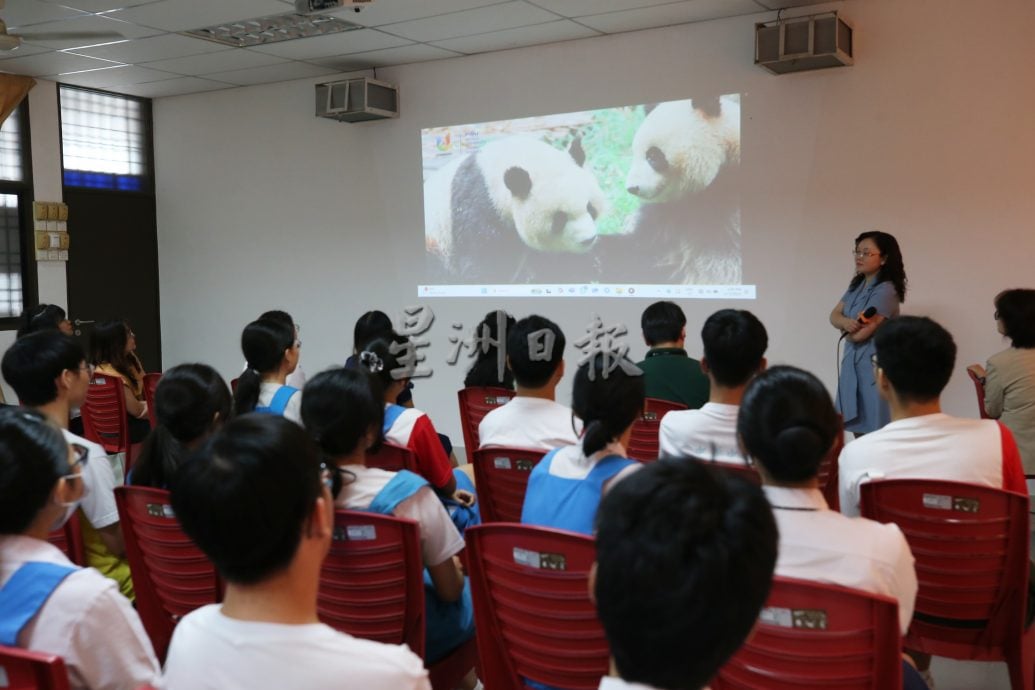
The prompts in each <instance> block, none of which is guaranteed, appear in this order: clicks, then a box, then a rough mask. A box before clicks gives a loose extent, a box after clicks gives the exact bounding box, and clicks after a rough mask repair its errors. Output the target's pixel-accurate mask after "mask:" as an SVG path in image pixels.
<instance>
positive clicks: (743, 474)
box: [700, 460, 762, 486]
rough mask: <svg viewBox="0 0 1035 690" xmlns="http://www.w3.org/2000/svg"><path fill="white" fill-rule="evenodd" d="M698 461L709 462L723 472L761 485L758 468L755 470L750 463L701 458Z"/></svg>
mask: <svg viewBox="0 0 1035 690" xmlns="http://www.w3.org/2000/svg"><path fill="white" fill-rule="evenodd" d="M700 462H703V463H705V464H709V465H711V466H712V467H714V468H716V469H719V470H721V471H723V472H725V473H727V474H733V475H736V476H738V477H740V478H741V479H745V480H747V481H749V482H751V483H752V484H754V485H756V486H761V485H762V477H761V475H759V474H758V470H756V469H755V468H754V467H752V466H751V465H745V464H743V463H740V464H735V463H732V462H718V461H715V462H712V461H709V460H701V461H700Z"/></svg>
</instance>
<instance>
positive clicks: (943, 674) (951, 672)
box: [931, 657, 1010, 690]
mask: <svg viewBox="0 0 1035 690" xmlns="http://www.w3.org/2000/svg"><path fill="white" fill-rule="evenodd" d="M931 674H932V675H933V676H934V686H935V690H1010V676H1009V674H1008V673H1007V672H1006V664H1005V663H1002V662H989V663H984V662H980V661H953V660H951V659H942V658H940V657H935V658H934V659H933V660H932V661H931Z"/></svg>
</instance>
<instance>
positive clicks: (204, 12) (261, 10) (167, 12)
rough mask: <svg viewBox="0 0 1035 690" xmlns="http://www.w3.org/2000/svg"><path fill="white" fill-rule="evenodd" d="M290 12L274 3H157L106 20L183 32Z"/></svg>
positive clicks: (202, 0)
mask: <svg viewBox="0 0 1035 690" xmlns="http://www.w3.org/2000/svg"><path fill="white" fill-rule="evenodd" d="M290 11H291V8H290V7H286V6H285V5H284V3H281V2H277V0H199V1H195V2H188V1H186V0H161V1H160V2H155V3H152V4H150V5H140V6H139V7H130V8H129V9H125V10H119V11H118V12H112V13H111V14H110V15H109V16H112V17H117V18H118V19H124V20H126V21H128V22H136V23H138V24H143V25H145V26H153V27H155V28H158V29H165V30H166V31H186V30H188V29H200V28H202V27H205V26H211V25H213V24H222V23H224V22H232V21H236V20H238V19H254V18H256V17H265V16H267V15H271V14H284V13H285V12H290Z"/></svg>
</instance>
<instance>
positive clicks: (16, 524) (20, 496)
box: [0, 407, 71, 534]
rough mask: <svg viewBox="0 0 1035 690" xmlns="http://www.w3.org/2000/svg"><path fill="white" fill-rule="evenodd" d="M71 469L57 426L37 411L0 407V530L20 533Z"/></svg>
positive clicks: (66, 448) (64, 443)
mask: <svg viewBox="0 0 1035 690" xmlns="http://www.w3.org/2000/svg"><path fill="white" fill-rule="evenodd" d="M70 472H71V469H69V467H68V444H67V443H66V442H65V437H64V436H63V435H62V434H61V430H60V429H58V428H57V427H56V426H54V425H53V424H52V423H50V422H49V421H47V418H46V417H44V416H43V415H42V414H40V413H39V412H36V411H35V410H26V409H20V408H16V407H6V408H3V409H0V534H21V533H23V532H25V530H27V529H28V528H29V526H30V525H31V524H32V521H33V520H35V519H36V516H37V515H39V512H40V511H41V510H43V508H44V506H46V504H47V501H48V500H50V493H51V491H53V490H54V485H55V484H57V482H58V480H59V479H60V478H61V477H62V476H64V475H66V474H69V473H70Z"/></svg>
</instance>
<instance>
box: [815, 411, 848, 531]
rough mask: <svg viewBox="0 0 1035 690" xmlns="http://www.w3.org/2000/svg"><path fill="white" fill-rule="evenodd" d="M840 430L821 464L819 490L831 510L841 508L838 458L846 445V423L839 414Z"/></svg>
mask: <svg viewBox="0 0 1035 690" xmlns="http://www.w3.org/2000/svg"><path fill="white" fill-rule="evenodd" d="M837 417H838V420H839V430H838V433H837V437H836V438H834V445H832V446H831V447H830V450H829V451H828V452H827V455H826V457H825V458H823V460H822V462H820V465H819V475H818V478H819V490H820V491H822V492H823V497H824V498H825V499H826V500H827V505H828V506H830V509H831V510H836V511H839V510H841V496H840V494H839V493H838V482H839V481H840V477H839V473H838V471H837V469H838V459H839V458H840V457H841V451H842V450H843V449H844V447H845V425H844V418H843V417H841V415H838V416H837Z"/></svg>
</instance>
